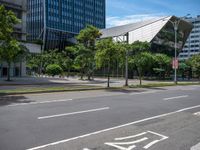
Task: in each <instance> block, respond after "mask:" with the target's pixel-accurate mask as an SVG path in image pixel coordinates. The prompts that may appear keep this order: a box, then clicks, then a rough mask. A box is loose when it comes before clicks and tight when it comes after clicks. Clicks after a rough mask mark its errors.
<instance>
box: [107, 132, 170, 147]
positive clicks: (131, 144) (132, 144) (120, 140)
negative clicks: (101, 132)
mask: <svg viewBox="0 0 200 150" xmlns="http://www.w3.org/2000/svg"><path fill="white" fill-rule="evenodd" d="M148 133H150V134H153V135H156V136H158V138H159V140H154V141H152V142H150V143H149V144H147V145H146V146H144V147H143V148H144V149H148V148H150V147H151V146H153V145H154V144H156V143H158V142H161V141H163V140H166V139H168V137H167V136H164V135H161V134H159V133H156V132H152V131H147V132H143V133H140V134H137V135H133V136H127V137H121V138H115V141H117V142H109V143H105V145H109V146H112V147H115V148H118V149H119V150H132V149H134V148H136V147H137V146H136V144H137V143H141V142H143V141H146V140H148V139H149V138H147V137H143V138H141V139H139V140H135V141H130V142H127V141H126V142H124V140H127V139H129V140H131V139H132V140H133V139H134V138H136V137H141V136H143V135H145V136H147V135H148ZM128 145H129V147H128V148H127V147H124V146H128Z"/></svg>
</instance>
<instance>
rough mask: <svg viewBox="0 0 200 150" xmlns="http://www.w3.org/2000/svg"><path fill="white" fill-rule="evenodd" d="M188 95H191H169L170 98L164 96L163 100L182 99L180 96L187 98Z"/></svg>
mask: <svg viewBox="0 0 200 150" xmlns="http://www.w3.org/2000/svg"><path fill="white" fill-rule="evenodd" d="M186 97H189V95H182V96H176V97H169V98H164V99H163V100H164V101H167V100H173V99H180V98H186Z"/></svg>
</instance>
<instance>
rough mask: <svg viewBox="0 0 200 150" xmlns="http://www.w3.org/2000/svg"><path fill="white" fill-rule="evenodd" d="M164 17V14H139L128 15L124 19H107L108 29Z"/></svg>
mask: <svg viewBox="0 0 200 150" xmlns="http://www.w3.org/2000/svg"><path fill="white" fill-rule="evenodd" d="M161 16H164V15H163V14H138V15H128V16H124V17H107V18H106V21H107V27H108V28H109V27H114V26H120V25H125V24H129V23H134V22H139V21H144V20H148V19H153V18H158V17H161Z"/></svg>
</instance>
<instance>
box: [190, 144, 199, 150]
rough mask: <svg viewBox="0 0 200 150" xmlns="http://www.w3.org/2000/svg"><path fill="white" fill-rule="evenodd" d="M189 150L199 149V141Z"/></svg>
mask: <svg viewBox="0 0 200 150" xmlns="http://www.w3.org/2000/svg"><path fill="white" fill-rule="evenodd" d="M190 150H200V143H198V144H197V145H195V146H193V147H191V149H190Z"/></svg>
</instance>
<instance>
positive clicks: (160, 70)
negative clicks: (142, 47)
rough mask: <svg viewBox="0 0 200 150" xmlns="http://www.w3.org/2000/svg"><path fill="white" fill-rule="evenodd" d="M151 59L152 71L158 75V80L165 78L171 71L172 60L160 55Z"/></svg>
mask: <svg viewBox="0 0 200 150" xmlns="http://www.w3.org/2000/svg"><path fill="white" fill-rule="evenodd" d="M153 58H154V68H153V70H154V71H155V72H156V73H157V74H158V75H159V78H165V75H166V74H167V73H169V72H170V70H171V62H172V59H171V58H170V57H169V56H167V55H165V54H161V53H157V54H155V55H154V56H153Z"/></svg>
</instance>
